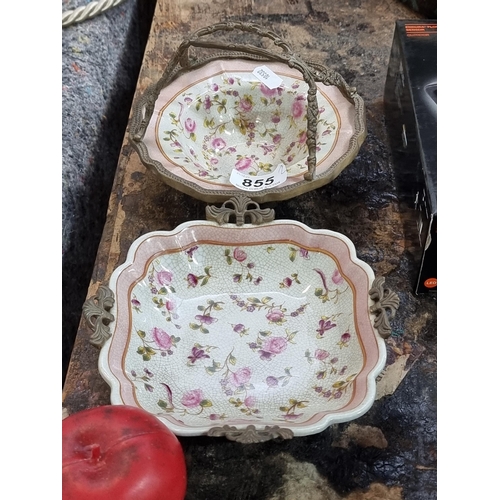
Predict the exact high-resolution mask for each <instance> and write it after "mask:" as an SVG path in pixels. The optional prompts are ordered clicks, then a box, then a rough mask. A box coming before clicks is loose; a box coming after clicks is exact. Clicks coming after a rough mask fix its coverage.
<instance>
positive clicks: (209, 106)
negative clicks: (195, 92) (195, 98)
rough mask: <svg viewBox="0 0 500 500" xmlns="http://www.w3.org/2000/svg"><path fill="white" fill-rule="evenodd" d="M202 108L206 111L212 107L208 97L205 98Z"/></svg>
mask: <svg viewBox="0 0 500 500" xmlns="http://www.w3.org/2000/svg"><path fill="white" fill-rule="evenodd" d="M203 107H204V108H205V109H206V110H207V111H208V110H209V109H210V108H211V107H212V100H211V99H210V96H208V95H207V96H205V101H204V102H203Z"/></svg>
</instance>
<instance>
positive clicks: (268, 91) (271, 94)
mask: <svg viewBox="0 0 500 500" xmlns="http://www.w3.org/2000/svg"><path fill="white" fill-rule="evenodd" d="M260 91H261V92H262V93H263V94H264V95H265V96H266V97H274V96H275V95H276V94H277V93H278V89H270V88H269V87H268V86H267V85H264V84H263V83H261V84H260Z"/></svg>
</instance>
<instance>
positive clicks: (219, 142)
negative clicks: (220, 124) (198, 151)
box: [212, 137, 226, 149]
mask: <svg viewBox="0 0 500 500" xmlns="http://www.w3.org/2000/svg"><path fill="white" fill-rule="evenodd" d="M212 147H213V148H214V149H224V148H225V147H226V141H225V140H224V139H222V138H221V137H215V138H214V139H212Z"/></svg>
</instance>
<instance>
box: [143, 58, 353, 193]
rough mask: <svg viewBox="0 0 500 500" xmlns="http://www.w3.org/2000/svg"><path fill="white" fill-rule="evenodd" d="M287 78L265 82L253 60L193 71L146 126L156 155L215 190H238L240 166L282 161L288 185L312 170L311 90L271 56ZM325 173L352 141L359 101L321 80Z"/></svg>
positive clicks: (254, 169)
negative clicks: (274, 84) (235, 180)
mask: <svg viewBox="0 0 500 500" xmlns="http://www.w3.org/2000/svg"><path fill="white" fill-rule="evenodd" d="M266 65H267V66H268V67H269V68H270V69H271V70H272V71H274V72H275V73H276V74H277V75H278V76H279V77H280V78H281V79H282V84H281V85H280V86H279V87H278V88H276V89H273V90H271V89H269V88H267V87H266V86H265V85H264V84H263V83H261V82H260V81H259V80H258V79H257V78H256V77H255V76H254V75H253V74H252V71H253V70H254V69H255V67H256V66H258V64H257V63H255V62H250V61H242V60H236V61H225V60H217V61H213V62H211V63H208V64H207V65H206V66H203V67H201V68H199V69H197V70H193V71H190V72H189V73H187V74H184V75H182V76H180V77H179V78H177V79H176V80H174V82H172V83H171V84H170V85H168V86H167V87H166V88H164V89H163V90H162V91H161V93H160V95H159V97H158V99H157V101H156V103H155V110H154V113H153V116H152V118H151V120H150V122H149V125H148V127H147V130H146V133H145V136H144V144H145V145H146V147H147V149H148V154H149V156H150V157H151V158H152V159H153V160H157V161H158V162H160V163H161V164H162V165H163V166H164V167H165V168H166V169H167V170H169V171H170V172H171V173H173V174H174V175H175V176H177V177H179V178H181V179H184V180H186V181H195V182H196V183H197V184H198V185H199V186H201V187H203V188H206V189H209V190H210V189H211V190H215V189H217V190H221V189H222V190H225V189H227V190H233V189H234V186H232V185H231V184H230V182H229V178H230V175H231V172H232V170H233V169H235V170H237V171H239V172H241V173H243V174H247V175H257V176H258V175H266V174H269V173H270V172H272V171H274V169H275V168H276V166H277V165H278V164H279V163H282V164H284V165H285V166H286V168H287V175H288V179H287V181H286V183H285V184H284V185H285V186H286V185H291V184H294V183H295V182H298V181H301V180H303V174H304V173H305V172H306V171H307V164H306V159H307V155H308V149H307V145H306V132H307V116H306V114H307V113H306V110H307V90H308V85H307V83H306V82H304V80H303V77H302V74H301V73H300V72H299V71H297V70H294V69H291V68H288V67H287V66H285V65H283V64H279V63H266ZM317 86H318V93H317V99H318V108H319V117H318V124H317V139H316V141H317V144H316V150H317V151H316V155H317V166H316V171H317V173H318V174H321V173H322V172H325V170H327V169H328V168H329V167H330V166H331V165H332V164H333V162H335V161H336V160H338V159H339V158H340V157H341V156H342V155H344V154H345V153H346V152H347V151H348V149H349V140H350V139H351V137H352V136H353V134H354V121H355V109H354V105H353V104H352V103H350V102H349V101H348V100H347V99H346V98H345V97H344V96H343V95H342V94H341V92H340V91H339V90H338V89H337V87H334V86H326V85H324V84H322V83H318V84H317Z"/></svg>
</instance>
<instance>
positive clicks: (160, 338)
mask: <svg viewBox="0 0 500 500" xmlns="http://www.w3.org/2000/svg"><path fill="white" fill-rule="evenodd" d="M151 335H152V336H153V340H154V341H155V343H156V345H157V346H158V347H159V348H160V349H163V350H164V351H168V350H169V349H170V348H171V347H172V337H171V336H170V335H169V334H168V333H167V332H166V331H165V330H162V329H161V328H157V327H154V328H153V330H151Z"/></svg>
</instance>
